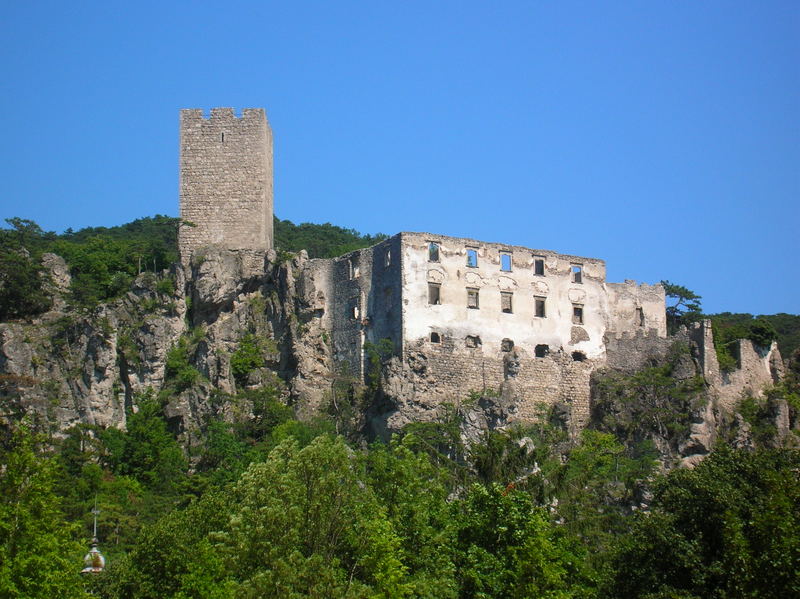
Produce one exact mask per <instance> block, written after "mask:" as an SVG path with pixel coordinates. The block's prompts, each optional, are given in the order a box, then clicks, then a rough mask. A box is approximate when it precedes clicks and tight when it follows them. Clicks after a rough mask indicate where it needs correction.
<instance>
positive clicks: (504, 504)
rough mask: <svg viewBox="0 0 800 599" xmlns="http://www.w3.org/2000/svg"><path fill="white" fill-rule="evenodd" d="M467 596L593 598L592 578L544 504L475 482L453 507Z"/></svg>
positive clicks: (460, 572)
mask: <svg viewBox="0 0 800 599" xmlns="http://www.w3.org/2000/svg"><path fill="white" fill-rule="evenodd" d="M454 512H455V517H456V519H457V522H458V524H457V526H458V532H457V537H456V538H457V548H456V566H457V570H456V571H457V578H458V582H459V587H460V593H459V597H464V598H472V597H475V598H479V597H480V598H487V599H488V598H493V599H494V598H497V599H501V598H506V597H507V598H515V597H553V598H556V597H559V598H561V597H563V598H567V597H576V598H577V597H591V596H592V591H591V586H592V585H591V581H590V580H589V579H588V578H587V577H586V574H585V572H584V571H583V568H582V566H581V562H582V560H583V556H580V555H577V554H575V553H574V552H573V551H572V550H571V548H570V547H569V545H568V544H567V543H566V542H565V541H564V539H563V537H562V536H561V535H560V533H559V532H558V531H557V529H556V527H554V526H553V525H552V524H551V523H550V521H549V518H548V517H547V514H546V512H545V511H544V510H543V509H542V508H537V507H535V506H534V505H533V504H532V502H531V499H530V496H528V495H526V494H525V493H522V492H519V491H516V490H514V489H509V488H503V487H502V486H500V485H497V484H493V485H490V486H488V487H487V486H481V485H473V486H472V487H471V488H470V490H469V493H468V494H467V497H466V498H465V500H464V501H463V502H459V503H457V504H455V505H454Z"/></svg>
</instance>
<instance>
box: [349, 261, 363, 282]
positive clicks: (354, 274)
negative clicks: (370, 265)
mask: <svg viewBox="0 0 800 599" xmlns="http://www.w3.org/2000/svg"><path fill="white" fill-rule="evenodd" d="M359 276H361V269H360V268H359V267H358V260H356V259H355V258H350V278H351V279H357V278H358V277H359Z"/></svg>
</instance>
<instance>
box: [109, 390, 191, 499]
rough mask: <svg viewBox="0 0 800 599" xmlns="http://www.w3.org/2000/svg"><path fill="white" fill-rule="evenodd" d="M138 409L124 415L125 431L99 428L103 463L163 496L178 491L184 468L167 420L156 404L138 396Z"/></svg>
mask: <svg viewBox="0 0 800 599" xmlns="http://www.w3.org/2000/svg"><path fill="white" fill-rule="evenodd" d="M138 407H139V409H138V411H137V412H135V413H132V414H129V415H128V422H127V428H128V430H127V431H126V432H124V433H123V432H121V431H119V430H117V429H107V430H105V431H102V433H101V434H100V437H101V439H102V441H103V442H104V444H105V445H106V447H107V451H108V454H107V456H106V458H105V461H106V464H107V465H108V466H109V468H110V469H111V471H112V472H114V473H115V474H118V475H123V476H131V477H133V478H134V479H136V480H138V481H139V482H141V483H142V484H143V485H145V486H146V487H148V488H149V489H153V490H157V491H159V492H160V493H163V494H164V495H169V494H171V493H175V492H177V491H178V490H179V487H180V484H181V481H182V479H183V478H184V476H185V473H186V470H187V463H186V458H185V457H184V455H183V451H182V450H181V448H180V446H179V445H178V443H177V441H176V440H175V438H174V437H173V436H172V435H171V434H170V433H169V431H168V430H167V423H166V421H165V419H164V416H163V414H162V412H161V406H160V405H159V403H158V402H157V401H156V400H155V399H152V398H149V397H140V398H139V402H138Z"/></svg>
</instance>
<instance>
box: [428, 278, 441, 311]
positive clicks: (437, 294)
mask: <svg viewBox="0 0 800 599" xmlns="http://www.w3.org/2000/svg"><path fill="white" fill-rule="evenodd" d="M428 303H429V304H430V305H432V306H438V305H439V304H441V303H442V286H441V284H439V283H428Z"/></svg>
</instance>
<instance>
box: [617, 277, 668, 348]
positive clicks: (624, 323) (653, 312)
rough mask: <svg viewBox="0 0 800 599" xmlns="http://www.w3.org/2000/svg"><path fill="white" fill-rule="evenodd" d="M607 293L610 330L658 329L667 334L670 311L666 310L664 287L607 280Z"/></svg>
mask: <svg viewBox="0 0 800 599" xmlns="http://www.w3.org/2000/svg"><path fill="white" fill-rule="evenodd" d="M606 292H607V294H608V310H609V312H608V330H609V331H613V332H615V333H623V332H630V333H634V334H635V333H636V332H637V331H639V330H645V331H649V330H655V333H656V335H658V336H659V337H666V336H667V315H666V311H665V310H664V300H665V295H664V287H662V286H661V285H660V284H658V285H647V284H645V283H643V284H641V285H637V284H636V281H631V280H629V279H626V280H625V282H624V283H606Z"/></svg>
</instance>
